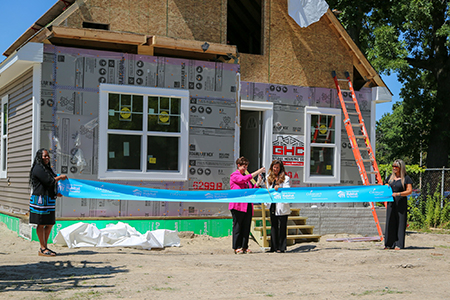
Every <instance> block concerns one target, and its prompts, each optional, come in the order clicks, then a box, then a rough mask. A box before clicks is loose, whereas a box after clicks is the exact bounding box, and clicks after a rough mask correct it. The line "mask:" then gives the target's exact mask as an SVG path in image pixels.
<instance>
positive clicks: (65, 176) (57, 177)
mask: <svg viewBox="0 0 450 300" xmlns="http://www.w3.org/2000/svg"><path fill="white" fill-rule="evenodd" d="M68 178H69V177H67V175H59V176H56V177H55V181H60V180H66V179H68Z"/></svg>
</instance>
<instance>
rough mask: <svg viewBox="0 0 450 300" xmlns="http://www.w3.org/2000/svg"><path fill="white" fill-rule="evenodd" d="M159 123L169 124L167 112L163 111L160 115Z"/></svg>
mask: <svg viewBox="0 0 450 300" xmlns="http://www.w3.org/2000/svg"><path fill="white" fill-rule="evenodd" d="M159 121H160V122H161V123H167V122H169V113H168V112H167V111H162V112H161V114H160V115H159Z"/></svg>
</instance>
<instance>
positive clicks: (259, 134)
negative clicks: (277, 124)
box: [239, 100, 273, 173]
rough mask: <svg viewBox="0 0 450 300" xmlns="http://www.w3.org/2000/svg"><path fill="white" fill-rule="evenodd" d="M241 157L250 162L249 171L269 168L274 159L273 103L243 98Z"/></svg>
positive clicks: (240, 137) (240, 135)
mask: <svg viewBox="0 0 450 300" xmlns="http://www.w3.org/2000/svg"><path fill="white" fill-rule="evenodd" d="M240 115H241V119H240V121H241V122H240V132H239V157H240V156H244V157H245V158H247V159H248V160H249V162H250V165H249V170H248V171H249V172H250V173H251V172H253V171H256V170H257V169H259V168H261V167H263V166H264V167H266V169H268V168H269V166H270V163H271V161H272V129H273V103H272V102H259V101H248V100H241V111H240Z"/></svg>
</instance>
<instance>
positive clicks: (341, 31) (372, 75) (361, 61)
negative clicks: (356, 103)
mask: <svg viewBox="0 0 450 300" xmlns="http://www.w3.org/2000/svg"><path fill="white" fill-rule="evenodd" d="M324 16H326V18H327V19H328V20H329V26H330V27H331V28H333V29H334V30H335V32H336V33H337V35H338V36H339V40H340V41H341V43H343V44H344V46H345V47H346V48H347V49H348V50H349V52H350V53H351V54H352V56H353V66H354V67H355V69H356V70H357V71H358V72H359V73H360V75H361V76H362V78H363V79H364V80H365V81H366V85H365V86H367V87H370V88H371V87H384V88H385V90H387V91H388V93H389V94H390V95H391V97H392V92H391V91H390V90H389V88H388V87H387V85H386V83H384V81H383V79H382V78H381V76H380V75H379V74H378V73H377V71H375V69H374V68H373V66H372V65H371V64H370V62H369V61H368V60H367V58H366V57H365V56H364V54H363V53H362V52H361V50H360V49H359V48H358V46H357V45H356V44H355V42H354V41H353V40H352V38H351V37H350V35H349V34H348V33H347V31H346V30H345V28H344V27H343V26H342V24H341V23H340V22H339V20H338V19H337V18H336V16H335V15H334V14H333V12H332V11H331V10H330V9H328V11H327V12H326V14H325V15H324ZM382 102H385V101H382Z"/></svg>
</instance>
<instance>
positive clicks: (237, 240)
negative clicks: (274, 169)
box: [228, 156, 266, 254]
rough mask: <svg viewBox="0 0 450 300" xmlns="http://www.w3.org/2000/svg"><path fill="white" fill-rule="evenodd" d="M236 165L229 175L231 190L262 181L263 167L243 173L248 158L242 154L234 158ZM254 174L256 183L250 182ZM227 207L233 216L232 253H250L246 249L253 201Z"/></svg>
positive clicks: (248, 186) (258, 183)
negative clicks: (256, 179) (235, 168)
mask: <svg viewBox="0 0 450 300" xmlns="http://www.w3.org/2000/svg"><path fill="white" fill-rule="evenodd" d="M236 165H237V170H236V171H234V172H233V173H232V174H231V176H230V187H231V189H232V190H236V189H249V188H257V187H259V185H260V184H261V182H262V177H261V176H260V174H261V173H263V172H265V171H266V169H265V168H264V167H262V168H261V169H259V170H257V171H255V172H253V173H252V174H247V175H245V173H246V171H247V168H248V159H246V158H245V157H243V156H242V157H240V158H238V159H237V160H236ZM258 175H259V176H258ZM255 176H258V182H257V183H256V185H254V184H252V182H251V180H252V179H253V177H255ZM253 182H254V181H253ZM228 209H229V210H231V215H232V216H233V249H234V253H236V254H240V253H250V252H251V251H250V249H248V239H249V235H250V225H251V222H252V215H253V203H230V205H229V206H228Z"/></svg>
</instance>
